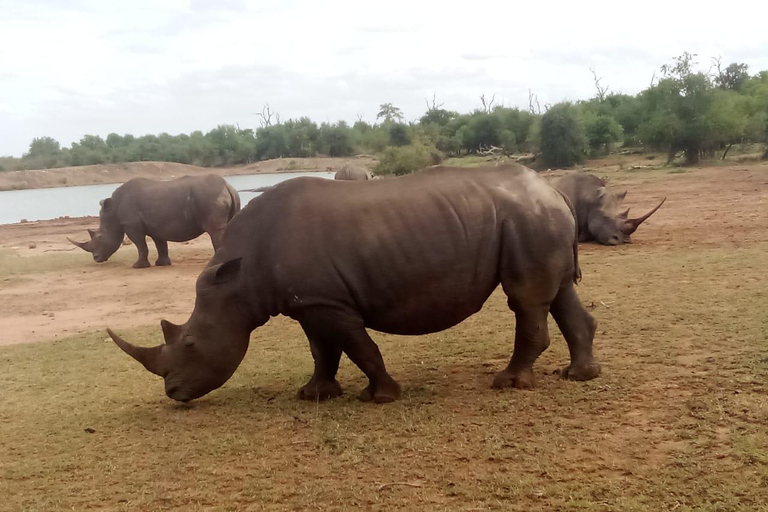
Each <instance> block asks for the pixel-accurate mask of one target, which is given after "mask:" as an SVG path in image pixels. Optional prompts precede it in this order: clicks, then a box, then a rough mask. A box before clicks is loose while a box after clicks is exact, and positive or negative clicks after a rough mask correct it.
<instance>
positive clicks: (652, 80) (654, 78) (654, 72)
mask: <svg viewBox="0 0 768 512" xmlns="http://www.w3.org/2000/svg"><path fill="white" fill-rule="evenodd" d="M655 81H656V70H655V69H654V70H653V75H651V85H649V87H653V82H655Z"/></svg>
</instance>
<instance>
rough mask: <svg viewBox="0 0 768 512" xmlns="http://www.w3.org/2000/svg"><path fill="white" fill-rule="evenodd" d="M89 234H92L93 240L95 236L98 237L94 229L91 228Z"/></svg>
mask: <svg viewBox="0 0 768 512" xmlns="http://www.w3.org/2000/svg"><path fill="white" fill-rule="evenodd" d="M88 236H90V237H91V240H93V239H94V238H96V231H94V230H93V229H89V230H88Z"/></svg>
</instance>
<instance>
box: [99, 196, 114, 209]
mask: <svg viewBox="0 0 768 512" xmlns="http://www.w3.org/2000/svg"><path fill="white" fill-rule="evenodd" d="M99 204H100V205H101V209H102V210H104V211H105V212H108V211H109V210H111V209H112V198H111V197H108V198H106V199H102V200H101V201H99Z"/></svg>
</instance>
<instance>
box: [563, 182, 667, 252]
mask: <svg viewBox="0 0 768 512" xmlns="http://www.w3.org/2000/svg"><path fill="white" fill-rule="evenodd" d="M554 186H555V188H556V189H557V190H559V191H560V192H561V193H562V194H563V195H564V196H566V197H567V198H568V199H569V200H570V201H571V204H573V207H574V209H575V210H576V220H577V222H578V225H579V241H580V242H591V241H595V242H597V243H599V244H603V245H621V244H625V243H632V239H631V238H630V235H632V233H634V232H635V231H636V230H637V228H638V226H640V224H642V223H643V222H644V221H645V220H646V219H647V218H648V217H650V216H651V215H653V214H654V213H655V212H656V210H658V209H659V208H660V207H661V205H662V204H664V201H666V199H667V198H666V197H665V198H664V199H662V200H661V203H659V205H658V206H656V208H654V209H653V210H651V211H650V212H648V213H647V214H645V215H643V216H642V217H638V218H636V219H630V218H629V208H627V209H626V210H624V211H623V212H619V208H620V207H621V203H622V202H623V201H624V198H625V197H626V195H627V191H626V190H625V191H624V192H620V193H615V192H613V191H611V190H609V189H608V188H607V187H606V186H605V181H603V180H601V179H600V178H598V177H597V176H593V175H591V174H585V173H572V174H568V175H566V176H563V177H562V178H560V179H559V180H557V181H556V182H555V184H554Z"/></svg>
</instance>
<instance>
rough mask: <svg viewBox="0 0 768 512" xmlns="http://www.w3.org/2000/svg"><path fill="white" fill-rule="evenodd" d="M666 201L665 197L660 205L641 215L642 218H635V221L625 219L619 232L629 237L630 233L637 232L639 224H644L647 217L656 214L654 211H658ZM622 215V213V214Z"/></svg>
mask: <svg viewBox="0 0 768 512" xmlns="http://www.w3.org/2000/svg"><path fill="white" fill-rule="evenodd" d="M666 200H667V198H666V197H665V198H664V199H662V200H661V202H660V203H659V204H658V205H657V206H656V208H654V209H653V210H651V211H649V212H648V213H646V214H645V215H643V216H642V217H638V218H636V219H627V220H626V221H625V222H624V228H622V230H621V231H622V233H624V234H625V235H631V234H632V233H634V232H635V231H637V228H638V227H639V226H640V224H642V223H643V222H645V221H646V220H647V219H648V217H650V216H651V215H653V214H654V213H656V210H658V209H659V208H661V205H663V204H664V201H666ZM622 213H624V212H622ZM626 213H627V215H629V210H627V211H626Z"/></svg>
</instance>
